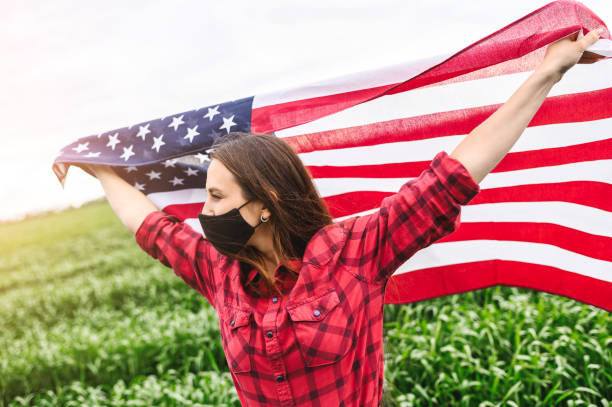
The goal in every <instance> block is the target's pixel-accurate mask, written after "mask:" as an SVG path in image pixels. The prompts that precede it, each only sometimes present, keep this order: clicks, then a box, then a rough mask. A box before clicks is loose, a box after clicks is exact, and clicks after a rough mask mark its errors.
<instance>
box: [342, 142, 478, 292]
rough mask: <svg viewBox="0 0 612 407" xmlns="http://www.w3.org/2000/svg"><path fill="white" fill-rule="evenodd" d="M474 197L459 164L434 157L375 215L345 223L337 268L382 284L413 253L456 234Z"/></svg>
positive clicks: (472, 183) (473, 189)
mask: <svg viewBox="0 0 612 407" xmlns="http://www.w3.org/2000/svg"><path fill="white" fill-rule="evenodd" d="M479 191H480V187H479V186H478V184H477V183H476V182H475V181H474V179H473V178H472V176H471V175H470V173H469V172H468V171H467V169H466V168H465V167H464V166H463V164H462V163H461V162H460V161H458V160H456V159H454V158H452V157H450V156H448V154H447V153H446V152H444V151H442V152H440V153H438V154H437V155H436V156H435V158H434V159H433V161H432V162H431V164H430V167H429V168H428V169H426V170H424V171H423V172H422V173H421V175H420V176H418V177H417V178H414V179H411V180H410V181H408V182H406V183H405V184H404V185H403V186H402V187H401V188H400V190H399V192H397V193H396V194H394V195H391V196H389V197H387V198H385V199H383V201H382V203H381V206H380V209H379V210H378V211H376V212H374V213H372V214H370V215H367V216H360V217H355V218H350V220H349V221H348V222H347V221H345V225H346V226H345V228H346V229H347V232H348V236H347V241H346V243H345V247H344V249H343V254H342V255H341V256H342V262H343V263H344V264H346V265H348V266H349V268H351V269H353V270H356V273H358V274H359V276H360V277H361V278H364V279H366V280H367V281H386V280H387V279H388V278H389V277H390V276H391V275H392V274H393V272H394V271H395V270H396V269H397V268H398V267H399V266H400V265H401V264H402V263H404V262H405V261H406V260H407V259H409V258H410V257H411V256H412V255H413V254H414V253H415V252H417V251H418V250H420V249H422V248H424V247H427V246H429V245H431V244H432V243H433V242H435V241H436V240H438V239H440V238H442V237H444V236H446V235H448V234H450V233H451V232H453V231H454V230H455V229H457V227H458V226H459V223H460V212H461V205H466V204H467V203H468V202H469V201H470V200H471V199H472V198H473V197H474V196H476V194H478V192H479Z"/></svg>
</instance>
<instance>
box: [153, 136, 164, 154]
mask: <svg viewBox="0 0 612 407" xmlns="http://www.w3.org/2000/svg"><path fill="white" fill-rule="evenodd" d="M162 137H164V135H163V134H160V135H159V137H155V136H153V147H151V150H153V149H155V151H157V152H158V153H159V148H160V147H161V146H163V145H164V144H166V143H165V142H163V141H162Z"/></svg>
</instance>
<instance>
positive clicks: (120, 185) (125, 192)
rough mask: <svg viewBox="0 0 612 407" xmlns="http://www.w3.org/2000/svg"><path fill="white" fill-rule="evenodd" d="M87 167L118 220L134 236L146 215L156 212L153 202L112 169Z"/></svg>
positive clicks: (101, 166) (98, 166)
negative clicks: (100, 186) (99, 185)
mask: <svg viewBox="0 0 612 407" xmlns="http://www.w3.org/2000/svg"><path fill="white" fill-rule="evenodd" d="M88 167H89V169H90V170H91V172H93V173H94V175H95V176H96V177H97V178H98V180H99V181H100V183H101V184H102V188H104V192H105V193H106V199H107V200H108V203H109V204H110V206H111V208H113V211H115V213H116V214H117V217H118V218H119V220H121V222H122V223H123V224H124V225H125V226H126V227H127V228H128V229H129V230H130V231H131V232H132V233H134V234H135V233H136V231H137V230H138V227H139V226H140V225H141V224H142V221H143V220H144V219H145V218H146V217H147V215H148V214H150V213H151V212H155V211H157V208H156V207H155V205H153V202H151V201H150V200H149V198H147V197H146V196H145V194H143V193H142V192H141V191H139V190H138V189H136V188H134V187H133V186H132V185H130V184H129V183H128V182H126V181H125V180H124V179H123V178H121V177H120V176H118V175H117V174H116V173H115V172H114V171H113V169H112V168H110V167H107V166H104V165H93V164H90V165H88Z"/></svg>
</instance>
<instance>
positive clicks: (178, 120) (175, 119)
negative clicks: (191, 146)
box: [168, 115, 185, 131]
mask: <svg viewBox="0 0 612 407" xmlns="http://www.w3.org/2000/svg"><path fill="white" fill-rule="evenodd" d="M183 116H184V115H181V116H180V117H173V118H172V123H170V124H169V125H168V127H174V131H176V130H177V129H178V128H179V126H180V125H181V124H185V122H184V121H183Z"/></svg>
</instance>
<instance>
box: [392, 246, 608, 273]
mask: <svg viewBox="0 0 612 407" xmlns="http://www.w3.org/2000/svg"><path fill="white" fill-rule="evenodd" d="M486 260H509V261H520V262H525V263H534V264H541V265H544V266H550V267H556V268H559V269H562V270H567V271H570V272H572V273H577V274H581V275H583V276H588V277H592V278H596V279H598V280H603V281H606V282H612V263H611V262H609V261H604V260H598V259H593V258H591V257H588V256H584V255H582V254H578V253H574V252H571V251H569V250H565V249H561V248H559V247H556V246H553V245H549V244H544V243H530V242H515V241H496V240H477V241H475V240H471V241H462V242H444V243H435V244H433V245H431V246H429V247H426V248H425V249H422V250H420V251H418V252H417V253H416V254H415V255H414V256H412V257H411V258H410V259H409V260H408V261H407V262H405V263H404V264H402V265H401V266H400V267H399V269H398V270H396V271H395V273H394V275H398V274H402V273H406V272H410V271H414V270H420V269H423V268H429V267H440V266H448V265H452V264H462V263H470V262H476V261H486Z"/></svg>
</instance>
